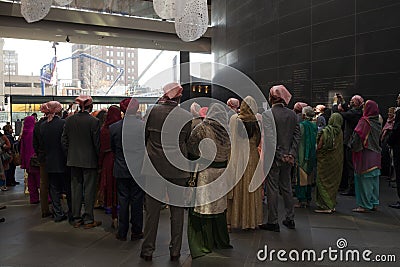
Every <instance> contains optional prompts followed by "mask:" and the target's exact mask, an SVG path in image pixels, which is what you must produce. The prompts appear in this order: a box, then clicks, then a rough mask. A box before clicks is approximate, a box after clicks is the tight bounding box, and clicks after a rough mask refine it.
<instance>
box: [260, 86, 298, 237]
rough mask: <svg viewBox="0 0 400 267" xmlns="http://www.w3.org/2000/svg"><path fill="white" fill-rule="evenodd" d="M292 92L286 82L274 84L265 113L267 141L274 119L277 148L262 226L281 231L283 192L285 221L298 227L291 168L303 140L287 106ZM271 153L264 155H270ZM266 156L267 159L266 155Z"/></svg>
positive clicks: (262, 227) (266, 140)
mask: <svg viewBox="0 0 400 267" xmlns="http://www.w3.org/2000/svg"><path fill="white" fill-rule="evenodd" d="M291 97H292V95H291V94H290V93H289V91H288V90H287V89H286V88H285V87H284V86H283V85H277V86H273V87H272V88H271V89H270V92H269V101H270V103H271V105H272V108H271V109H270V110H267V111H265V112H264V113H263V127H264V135H265V136H264V143H267V142H268V140H270V138H271V136H269V135H268V133H269V132H270V129H271V128H272V127H273V124H274V122H273V121H275V127H276V150H275V157H274V161H273V163H272V166H271V169H270V170H269V173H268V177H267V201H268V220H267V223H266V224H263V225H261V229H264V230H268V231H274V232H279V231H280V229H279V223H278V196H279V191H280V192H281V193H282V197H283V201H284V204H285V210H286V215H285V216H286V219H285V220H284V221H283V222H282V223H283V225H285V226H286V227H288V228H289V229H295V223H294V203H293V196H292V185H291V175H290V171H291V168H292V166H293V165H294V162H295V157H296V155H297V147H298V143H299V140H300V128H299V124H298V121H297V116H296V114H295V113H294V111H293V110H290V109H288V108H286V105H287V104H288V103H289V101H290V99H291ZM268 156H269V155H268V153H265V154H264V157H268ZM264 160H265V159H264Z"/></svg>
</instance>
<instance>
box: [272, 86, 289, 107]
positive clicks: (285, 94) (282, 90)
mask: <svg viewBox="0 0 400 267" xmlns="http://www.w3.org/2000/svg"><path fill="white" fill-rule="evenodd" d="M269 95H270V96H272V97H273V98H275V99H282V100H283V101H284V102H285V104H286V105H287V104H289V101H290V99H291V98H292V95H291V94H290V93H289V91H288V90H287V89H286V87H285V86H283V85H275V86H273V87H272V88H271V89H270V90H269Z"/></svg>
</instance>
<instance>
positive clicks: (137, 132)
mask: <svg viewBox="0 0 400 267" xmlns="http://www.w3.org/2000/svg"><path fill="white" fill-rule="evenodd" d="M127 120H129V121H127ZM124 123H126V124H125V126H126V127H127V128H126V130H128V131H127V132H125V135H124V139H125V138H127V139H125V142H126V144H129V145H128V146H125V152H126V153H127V156H128V160H129V162H130V166H131V168H132V174H133V176H134V177H139V175H140V173H141V171H142V166H143V157H144V150H145V146H144V123H143V121H141V120H139V119H137V118H136V117H129V118H126V117H125V118H124V119H123V120H120V121H118V122H116V123H114V124H112V125H110V138H111V150H112V151H113V152H114V156H115V159H114V170H113V175H114V177H115V178H129V177H132V175H131V173H130V171H129V169H128V166H127V164H126V161H125V156H124V150H123V145H122V126H123V124H124Z"/></svg>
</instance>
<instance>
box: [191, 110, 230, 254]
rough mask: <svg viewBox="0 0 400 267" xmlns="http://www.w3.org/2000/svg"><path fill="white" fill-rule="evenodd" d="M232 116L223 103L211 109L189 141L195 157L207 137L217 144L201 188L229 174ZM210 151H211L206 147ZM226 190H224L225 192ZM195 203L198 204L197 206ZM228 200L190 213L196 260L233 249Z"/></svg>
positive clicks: (202, 174) (198, 198)
mask: <svg viewBox="0 0 400 267" xmlns="http://www.w3.org/2000/svg"><path fill="white" fill-rule="evenodd" d="M226 129H228V114H227V112H226V109H225V107H224V106H222V105H221V104H218V103H217V104H213V105H211V107H210V108H209V109H208V112H207V115H206V117H205V119H204V121H203V122H201V123H200V124H199V125H197V126H196V127H195V128H194V129H193V131H192V133H191V135H190V138H189V144H188V149H189V153H190V154H191V156H194V157H195V158H199V157H200V154H201V153H200V151H199V144H200V142H201V141H202V140H203V139H205V138H207V139H211V140H212V141H213V142H214V144H215V145H216V155H215V157H214V158H213V159H211V160H212V163H211V165H210V166H208V167H207V168H206V169H204V170H202V171H200V172H198V173H197V174H195V175H196V176H197V180H196V183H197V187H199V186H204V185H206V184H209V183H211V182H213V181H215V180H216V179H218V178H219V177H220V176H221V175H222V174H223V173H224V171H225V169H226V166H227V163H228V157H229V155H230V149H231V145H230V140H229V135H228V133H227V131H226ZM206 149H207V148H206ZM223 190H224V188H221V191H223ZM207 193H210V192H205V194H201V195H200V194H197V195H196V202H199V201H201V200H202V198H207V196H206V195H207ZM196 202H195V203H196ZM226 208H227V197H226V196H223V197H222V198H220V199H218V200H216V201H214V202H212V203H209V204H205V205H200V206H196V207H194V208H192V209H190V210H189V218H188V240H189V248H190V253H191V256H192V258H193V259H194V258H197V257H201V256H204V255H206V254H207V253H211V252H212V250H213V249H225V248H232V246H231V245H230V244H229V243H230V240H229V234H228V228H227V222H226Z"/></svg>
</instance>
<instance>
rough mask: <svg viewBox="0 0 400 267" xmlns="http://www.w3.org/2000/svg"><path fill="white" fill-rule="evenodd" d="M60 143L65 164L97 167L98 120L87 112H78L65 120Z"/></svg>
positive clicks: (98, 146) (98, 145)
mask: <svg viewBox="0 0 400 267" xmlns="http://www.w3.org/2000/svg"><path fill="white" fill-rule="evenodd" d="M62 144H63V147H64V149H65V151H66V152H67V166H71V167H80V168H97V164H98V157H99V151H100V121H99V120H98V119H97V118H95V117H93V116H91V115H90V114H89V113H88V112H79V113H77V114H75V115H73V116H71V117H68V118H67V119H66V120H65V126H64V131H63V134H62Z"/></svg>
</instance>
